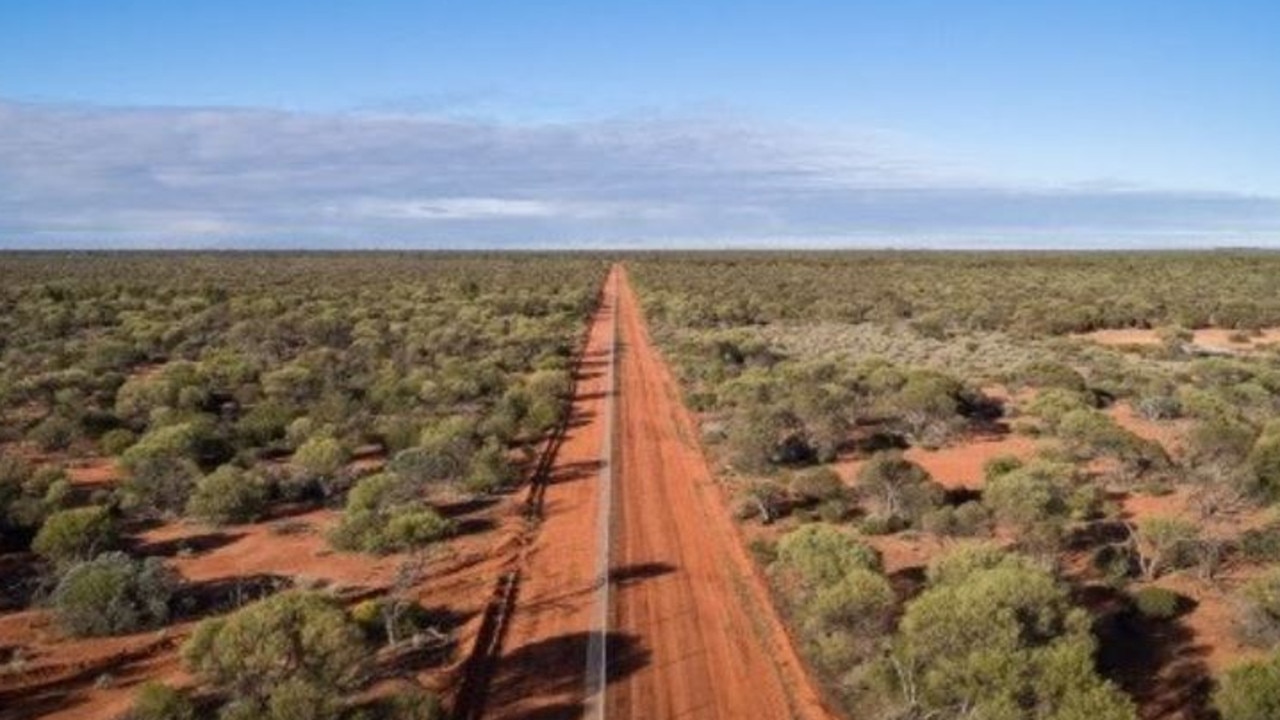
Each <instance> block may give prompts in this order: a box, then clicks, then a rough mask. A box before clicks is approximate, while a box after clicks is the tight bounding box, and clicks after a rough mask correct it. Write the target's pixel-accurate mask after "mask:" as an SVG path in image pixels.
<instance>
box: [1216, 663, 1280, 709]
mask: <svg viewBox="0 0 1280 720" xmlns="http://www.w3.org/2000/svg"><path fill="white" fill-rule="evenodd" d="M1213 704H1214V706H1215V707H1216V708H1217V710H1218V712H1220V713H1221V714H1222V720H1274V718H1278V717H1280V653H1272V655H1271V656H1270V657H1268V658H1267V659H1265V660H1259V661H1257V662H1249V663H1244V664H1241V665H1237V666H1235V667H1233V668H1231V669H1230V670H1228V671H1227V672H1226V674H1225V675H1223V676H1222V678H1221V680H1220V681H1219V682H1218V688H1217V690H1215V691H1214V693H1213Z"/></svg>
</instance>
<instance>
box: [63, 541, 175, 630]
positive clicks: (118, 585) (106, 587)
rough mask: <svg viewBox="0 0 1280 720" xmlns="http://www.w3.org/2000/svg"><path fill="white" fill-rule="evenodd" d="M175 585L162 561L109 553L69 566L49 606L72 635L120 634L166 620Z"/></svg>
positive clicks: (162, 622) (152, 625)
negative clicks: (137, 558) (136, 558)
mask: <svg viewBox="0 0 1280 720" xmlns="http://www.w3.org/2000/svg"><path fill="white" fill-rule="evenodd" d="M176 586H177V578H176V576H175V575H174V573H173V571H171V570H169V569H168V568H167V567H166V566H165V565H164V562H163V561H161V560H160V559H158V558H147V559H146V560H135V559H133V558H130V557H129V556H128V555H126V554H124V553H121V552H111V553H106V554H103V555H99V556H98V557H96V558H94V559H92V560H87V561H85V562H81V563H77V564H75V565H72V566H70V567H68V568H67V570H66V572H65V573H63V575H62V578H61V580H59V582H58V585H57V587H56V588H55V589H54V591H53V595H52V597H51V599H50V604H51V606H52V607H53V612H54V615H55V617H56V618H57V620H58V624H59V625H60V626H61V627H62V628H63V629H64V630H66V631H67V632H69V633H71V634H72V635H80V636H87V635H120V634H125V633H131V632H136V631H138V630H142V629H146V628H151V627H157V626H159V625H162V624H164V623H165V621H167V620H168V619H169V601H170V600H171V599H172V597H173V593H174V589H175V588H176Z"/></svg>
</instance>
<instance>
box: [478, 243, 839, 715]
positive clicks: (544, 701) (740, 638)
mask: <svg viewBox="0 0 1280 720" xmlns="http://www.w3.org/2000/svg"><path fill="white" fill-rule="evenodd" d="M614 277H615V278H616V280H617V293H616V297H615V296H614V294H613V293H606V296H605V302H604V306H603V307H602V309H601V311H600V313H598V314H597V316H596V317H595V318H594V320H593V327H592V329H591V332H590V335H589V341H588V345H587V351H586V356H585V359H586V364H585V366H584V372H583V373H582V374H581V375H580V378H579V385H578V390H577V399H576V402H575V411H574V412H575V415H574V417H573V427H572V428H571V430H570V433H569V435H568V436H567V437H566V438H565V441H564V444H563V445H562V446H561V448H560V451H559V454H558V456H557V459H556V463H555V470H554V471H553V473H552V483H551V484H550V485H549V486H548V487H547V489H546V494H545V507H544V519H543V522H542V526H541V528H540V529H539V530H538V532H537V535H536V539H535V540H534V541H533V544H532V545H531V547H530V549H529V551H528V553H527V554H526V556H525V562H524V564H523V568H522V577H523V578H524V579H523V580H522V582H521V585H520V590H519V593H518V596H517V599H516V603H515V611H514V613H513V615H512V617H511V621H510V624H509V627H508V631H507V636H506V639H505V641H504V643H503V650H502V655H501V658H500V660H499V662H498V668H497V672H496V673H495V676H494V679H493V682H492V685H491V688H490V695H489V698H488V703H487V707H488V713H487V715H486V717H489V718H503V719H510V720H517V719H518V720H534V719H535V718H536V719H538V720H550V719H552V718H557V719H558V718H566V719H568V718H580V717H583V715H584V713H585V708H586V705H585V702H586V698H585V697H584V695H585V692H584V690H585V687H586V675H585V667H586V653H587V646H588V642H589V638H590V635H591V632H592V630H593V629H594V628H593V613H592V611H593V603H594V602H595V600H596V598H597V597H598V596H597V593H596V592H595V590H596V587H595V583H594V582H593V581H594V579H595V568H594V562H595V560H596V559H597V557H598V555H597V552H598V551H599V547H598V543H597V538H598V537H599V534H598V532H597V531H596V528H597V524H596V523H597V520H598V512H599V507H598V506H599V501H600V497H601V493H600V489H601V488H600V485H599V473H598V470H599V468H600V463H599V458H600V452H601V448H602V441H603V435H604V432H605V430H604V428H605V427H606V425H607V422H606V419H605V417H604V416H603V413H604V410H605V408H606V404H605V394H606V392H607V388H606V386H605V378H606V376H607V373H606V372H605V371H606V369H607V359H608V341H609V338H610V330H611V321H612V315H611V313H613V312H614V311H615V309H616V310H617V312H618V323H619V335H620V344H619V365H618V396H617V399H616V402H617V407H616V412H617V418H616V422H615V436H614V462H615V467H614V488H613V508H614V519H615V523H614V527H613V548H612V553H611V554H612V558H611V559H612V561H611V572H610V577H611V587H612V611H611V613H610V628H609V632H608V635H607V650H608V685H607V688H606V699H605V710H606V717H607V718H609V720H614V719H615V718H617V719H622V718H627V719H631V720H641V719H644V720H664V719H666V718H690V719H697V720H702V719H704V718H761V719H762V720H786V719H787V718H796V719H805V720H809V719H812V720H817V719H819V718H829V717H831V714H830V713H828V712H827V711H826V710H825V709H824V707H823V706H822V704H821V702H820V701H819V699H818V694H817V692H816V691H815V690H814V687H813V685H812V683H811V682H810V680H809V678H808V677H807V675H806V674H805V672H804V670H803V667H802V665H801V664H800V662H799V660H798V658H797V657H796V655H795V652H794V650H793V648H792V646H791V644H790V643H789V641H788V639H787V636H786V634H785V631H784V629H783V627H782V625H781V622H780V620H779V619H778V617H777V615H776V613H774V612H773V610H772V606H771V605H770V603H769V600H768V594H767V591H766V589H765V587H764V584H763V582H762V580H761V579H760V578H759V577H758V576H757V575H756V574H755V571H754V568H753V566H752V563H751V560H750V558H749V557H748V555H747V553H746V551H745V549H744V547H743V544H742V541H741V538H740V537H739V535H738V533H737V531H736V528H735V527H734V525H733V523H732V521H731V520H730V519H729V515H728V512H727V509H726V504H725V499H724V498H723V497H722V496H721V492H720V489H719V487H718V486H717V485H716V484H715V482H714V480H713V479H712V475H711V472H710V469H709V468H708V466H707V463H706V460H705V459H704V457H703V455H702V452H701V449H700V448H699V446H698V442H697V439H696V438H697V433H696V429H695V425H694V423H693V420H692V418H691V417H690V416H689V415H688V413H687V412H686V411H685V409H684V407H683V405H682V404H681V401H680V396H679V393H678V391H677V389H676V385H675V382H674V379H673V378H672V376H671V373H670V371H669V370H668V368H667V366H666V365H665V363H664V362H663V361H662V358H661V356H660V355H659V354H658V352H657V350H656V349H655V347H654V346H653V343H652V342H651V340H650V338H649V336H648V332H647V330H646V329H645V326H644V319H643V316H642V314H641V311H640V308H639V305H638V304H637V302H636V299H635V295H634V293H633V292H632V290H631V288H630V285H629V284H628V282H627V278H626V273H625V271H623V270H622V269H621V268H616V269H615V270H614Z"/></svg>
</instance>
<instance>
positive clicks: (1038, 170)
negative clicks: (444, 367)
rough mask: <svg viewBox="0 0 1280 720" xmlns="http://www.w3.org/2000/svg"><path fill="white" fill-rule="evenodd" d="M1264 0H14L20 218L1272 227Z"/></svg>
mask: <svg viewBox="0 0 1280 720" xmlns="http://www.w3.org/2000/svg"><path fill="white" fill-rule="evenodd" d="M1276 28H1280V4H1277V3H1270V2H1218V3H1212V2H1207V1H1206V2H1194V3H1193V2H1167V1H1166V2H1158V3H1157V2H1145V1H1133V2H1094V1H1092V0H1078V1H1075V2H1056V3H1050V2H1035V1H1034V0H1029V1H1027V2H1007V1H1001V2H956V1H952V2H913V1H910V0H904V1H896V2H790V3H777V2H775V3H763V2H750V1H739V2H732V3H730V2H700V3H683V2H669V1H664V0H654V1H651V2H644V3H640V2H634V3H603V2H595V3H589V2H562V3H543V2H537V3H535V2H502V3H497V2H448V3H442V2H409V1H402V0H383V1H381V2H379V1H376V0H375V1H369V2H358V3H357V2H323V1H321V0H311V1H310V2H302V1H300V0H299V1H287V2H284V1H277V2H270V1H263V0H259V1H258V2H243V1H235V0H232V1H227V0H224V1H222V2H200V1H196V0H188V1H185V2H161V1H157V0H151V1H136V0H135V1H131V0H117V1H115V2H110V3H103V2H90V1H87V0H84V1H80V2H70V1H65V0H41V2H26V1H23V0H0V242H3V243H5V244H7V245H71V244H74V245H93V244H102V245H165V246H168V245H173V246H205V245H259V244H271V245H281V244H285V245H322V246H331V245H353V246H369V245H412V246H473V245H504V246H505V245H522V244H529V245H547V244H551V245H556V244H563V245H592V244H604V245H620V244H626V245H641V246H655V245H661V244H713V245H729V244H770V243H774V242H785V243H798V244H814V245H830V244H845V243H851V244H868V243H869V244H904V245H948V244H951V245H983V246H986V245H998V246H1003V245H1030V246H1048V245H1054V246H1057V245H1063V246H1077V245H1080V246H1084V245H1088V246H1099V245H1100V246H1111V245H1114V244H1128V245H1143V246H1147V245H1187V244H1190V245H1211V244H1223V243H1226V244H1245V243H1247V244H1271V243H1280V143H1278V142H1276V141H1275V137H1276V129H1277V128H1280V92H1277V91H1276V88H1280V43H1276V42H1275V33H1276Z"/></svg>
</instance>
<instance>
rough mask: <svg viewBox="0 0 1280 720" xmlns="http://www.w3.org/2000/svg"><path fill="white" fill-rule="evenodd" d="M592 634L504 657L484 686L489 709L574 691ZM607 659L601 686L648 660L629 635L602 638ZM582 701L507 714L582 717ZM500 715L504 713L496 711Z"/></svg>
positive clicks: (538, 718) (523, 719)
mask: <svg viewBox="0 0 1280 720" xmlns="http://www.w3.org/2000/svg"><path fill="white" fill-rule="evenodd" d="M591 636H592V633H588V632H576V633H569V634H566V635H561V636H559V637H554V638H549V639H547V640H540V641H537V642H533V643H529V644H527V645H524V646H522V647H518V648H514V649H512V650H511V652H509V653H507V654H505V655H504V656H503V657H502V659H501V661H500V662H499V664H498V672H497V673H496V677H495V678H494V680H493V683H492V684H491V685H490V688H489V690H490V692H489V698H490V700H489V707H490V708H491V709H494V710H500V709H501V708H503V707H505V706H507V705H510V704H513V703H516V702H521V701H527V700H532V699H536V698H538V697H553V696H556V695H561V694H571V693H577V692H580V691H581V689H582V688H583V687H585V684H586V677H585V672H584V671H585V665H586V659H587V645H588V644H589V643H590V641H591ZM605 643H606V645H605V648H606V655H607V657H608V672H607V682H609V683H614V682H617V681H618V680H621V679H623V678H625V677H627V676H629V675H631V674H633V673H635V672H636V671H637V670H639V669H641V668H643V667H645V666H646V665H648V664H649V661H650V652H649V649H648V648H646V647H644V646H643V645H642V644H641V643H640V639H639V638H638V637H637V636H635V635H632V634H629V633H619V632H611V633H608V634H607V635H606V636H605ZM582 713H583V707H582V703H563V702H561V703H556V704H554V705H549V706H545V707H541V708H536V709H532V710H530V711H528V712H526V713H523V714H518V715H510V716H509V717H513V718H518V719H519V720H552V719H553V718H556V719H561V718H563V719H568V718H580V717H582ZM500 714H503V715H504V716H506V714H505V713H500Z"/></svg>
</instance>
